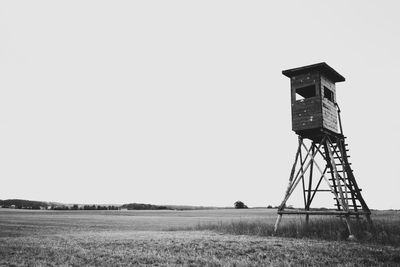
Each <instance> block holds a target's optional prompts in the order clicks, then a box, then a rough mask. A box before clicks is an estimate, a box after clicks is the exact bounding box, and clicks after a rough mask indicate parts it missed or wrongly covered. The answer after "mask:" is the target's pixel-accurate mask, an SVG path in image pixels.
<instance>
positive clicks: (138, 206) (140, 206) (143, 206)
mask: <svg viewBox="0 0 400 267" xmlns="http://www.w3.org/2000/svg"><path fill="white" fill-rule="evenodd" d="M121 208H123V209H128V210H168V209H170V208H168V207H167V206H158V205H151V204H141V203H130V204H124V205H122V206H121Z"/></svg>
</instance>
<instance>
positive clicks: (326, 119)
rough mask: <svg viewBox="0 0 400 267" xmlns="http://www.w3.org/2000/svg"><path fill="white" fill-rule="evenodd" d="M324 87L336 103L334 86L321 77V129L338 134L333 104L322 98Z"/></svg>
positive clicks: (335, 111)
mask: <svg viewBox="0 0 400 267" xmlns="http://www.w3.org/2000/svg"><path fill="white" fill-rule="evenodd" d="M324 87H326V88H328V90H331V91H332V92H333V101H334V102H335V101H336V88H335V84H334V83H332V82H331V81H329V80H328V79H326V78H325V77H324V76H322V75H321V97H322V116H323V127H324V128H326V129H328V130H331V131H333V132H335V133H339V130H338V117H337V110H336V107H335V104H334V102H331V101H329V100H328V99H326V98H325V97H324V95H325V92H324V90H325V89H324Z"/></svg>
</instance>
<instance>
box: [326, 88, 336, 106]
mask: <svg viewBox="0 0 400 267" xmlns="http://www.w3.org/2000/svg"><path fill="white" fill-rule="evenodd" d="M324 98H326V99H328V100H329V101H331V102H332V103H335V100H334V99H333V92H332V91H331V90H329V89H328V88H327V87H325V86H324Z"/></svg>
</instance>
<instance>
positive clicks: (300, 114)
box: [292, 96, 322, 131]
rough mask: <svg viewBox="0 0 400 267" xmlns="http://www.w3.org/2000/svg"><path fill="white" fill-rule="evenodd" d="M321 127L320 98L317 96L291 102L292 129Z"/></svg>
mask: <svg viewBox="0 0 400 267" xmlns="http://www.w3.org/2000/svg"><path fill="white" fill-rule="evenodd" d="M320 127H322V110H321V99H320V97H319V96H315V97H311V98H306V99H302V100H297V101H295V102H294V103H293V104H292V130H293V131H299V130H307V129H315V128H320Z"/></svg>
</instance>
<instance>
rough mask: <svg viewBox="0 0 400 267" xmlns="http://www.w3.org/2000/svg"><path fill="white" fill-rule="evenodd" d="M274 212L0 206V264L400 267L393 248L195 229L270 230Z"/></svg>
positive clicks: (394, 215)
mask: <svg viewBox="0 0 400 267" xmlns="http://www.w3.org/2000/svg"><path fill="white" fill-rule="evenodd" d="M275 212H276V211H275V210H265V209H254V210H253V209H250V210H233V209H232V210H201V211H123V212H120V211H92V212H91V211H68V212H57V211H22V210H8V209H0V265H7V266H9V265H16V266H18V265H76V266H82V265H96V266H110V265H113V266H115V265H121V266H122V265H213V266H218V265H250V266H251V265H253V266H259V265H270V264H272V265H324V264H330V265H332V264H335V265H347V266H351V265H399V264H400V248H399V247H397V246H388V245H378V244H369V243H357V242H348V241H325V240H318V239H306V238H302V239H295V238H284V237H260V236H251V235H232V234H223V233H220V232H216V231H209V230H201V229H202V227H199V225H200V226H201V225H213V224H218V225H223V224H232V223H242V222H248V223H251V222H265V224H266V225H271V226H272V224H273V223H274V220H275V218H276V213H275ZM373 219H376V220H383V219H385V220H391V221H400V215H399V213H398V212H385V213H382V212H378V213H375V214H374V216H373ZM293 220H299V219H298V218H293V217H292V220H290V219H286V220H285V221H284V223H290V222H293ZM171 229H174V231H171ZM181 229H188V230H186V231H184V230H181ZM189 229H191V230H189ZM196 229H197V230H196Z"/></svg>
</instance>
